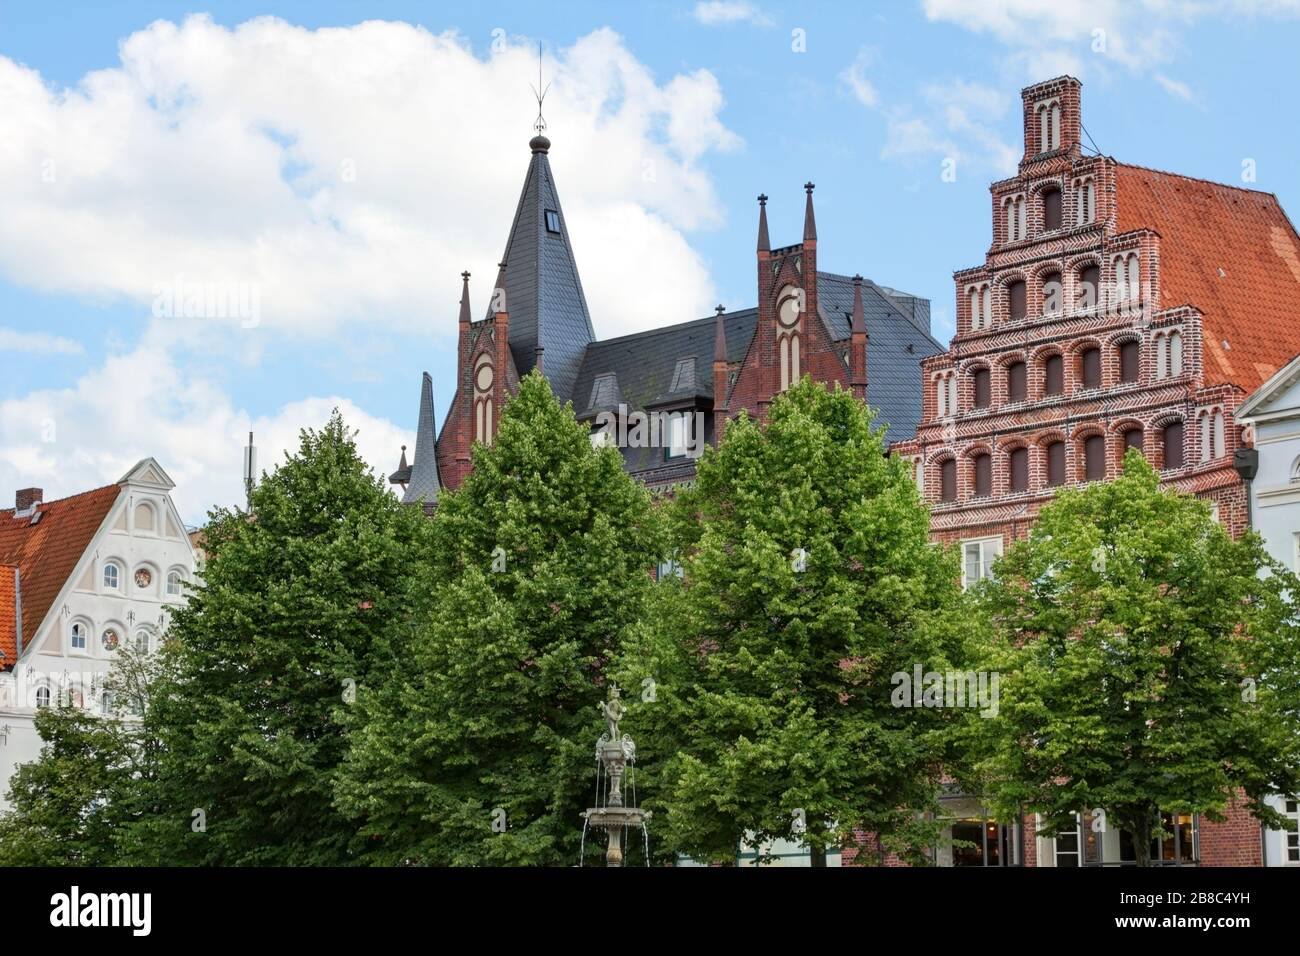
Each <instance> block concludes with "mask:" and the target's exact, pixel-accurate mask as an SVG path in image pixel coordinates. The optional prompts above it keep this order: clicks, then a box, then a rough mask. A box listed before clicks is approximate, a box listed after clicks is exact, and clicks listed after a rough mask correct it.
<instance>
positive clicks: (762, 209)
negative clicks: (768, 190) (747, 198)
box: [758, 193, 772, 252]
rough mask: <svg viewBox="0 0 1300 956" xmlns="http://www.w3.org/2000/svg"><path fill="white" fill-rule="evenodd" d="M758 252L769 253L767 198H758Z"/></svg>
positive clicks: (770, 248) (761, 196) (770, 246)
mask: <svg viewBox="0 0 1300 956" xmlns="http://www.w3.org/2000/svg"><path fill="white" fill-rule="evenodd" d="M758 251H759V252H771V251H772V243H771V242H770V241H769V240H768V238H767V196H765V195H763V194H762V193H760V194H759V196H758Z"/></svg>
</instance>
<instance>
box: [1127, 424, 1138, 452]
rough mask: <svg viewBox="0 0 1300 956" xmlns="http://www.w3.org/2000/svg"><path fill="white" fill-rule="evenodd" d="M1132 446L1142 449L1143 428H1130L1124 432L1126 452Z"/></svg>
mask: <svg viewBox="0 0 1300 956" xmlns="http://www.w3.org/2000/svg"><path fill="white" fill-rule="evenodd" d="M1130 448H1136V449H1137V450H1138V451H1142V429H1141V428H1136V427H1135V428H1130V429H1128V430H1127V431H1125V432H1124V453H1125V454H1128V450H1129V449H1130Z"/></svg>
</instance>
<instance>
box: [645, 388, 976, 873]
mask: <svg viewBox="0 0 1300 956" xmlns="http://www.w3.org/2000/svg"><path fill="white" fill-rule="evenodd" d="M885 452H886V449H885V441H884V434H883V430H882V429H878V428H875V427H873V413H872V412H871V411H870V410H869V409H868V408H867V407H866V406H864V405H863V404H862V403H861V402H859V401H857V400H855V399H854V398H853V396H852V394H851V393H849V392H846V391H842V390H840V389H838V388H836V390H835V391H828V390H827V389H826V387H825V386H824V385H821V384H817V383H814V382H812V381H811V380H809V379H807V378H805V379H804V381H803V382H801V383H800V384H799V385H797V386H796V387H794V388H792V389H790V390H788V391H787V392H785V393H784V394H782V395H781V396H779V397H778V398H777V400H776V401H774V402H773V404H772V406H771V408H770V414H769V421H768V422H767V423H766V424H759V423H757V422H755V421H753V420H751V419H749V418H748V417H747V416H745V415H741V416H740V417H738V418H737V419H736V420H734V421H732V422H730V423H729V424H728V426H727V431H726V436H725V440H724V441H723V442H722V443H721V445H720V446H719V447H717V448H716V449H710V450H708V451H706V453H705V455H704V457H703V458H702V459H701V461H700V463H699V468H698V474H697V479H696V483H695V486H694V488H692V489H690V490H687V491H684V492H683V493H682V494H680V495H679V497H678V498H677V500H676V502H675V503H674V504H673V505H672V506H671V507H672V508H673V509H674V512H675V514H674V515H673V516H672V518H671V521H670V525H671V527H672V528H673V529H674V530H675V543H676V546H677V553H678V560H679V561H680V562H681V565H682V571H683V578H682V580H681V581H680V582H674V581H669V582H666V583H665V584H664V585H662V586H661V593H660V596H659V598H658V600H657V602H656V606H655V613H654V616H653V617H652V618H650V619H648V620H647V621H646V622H645V624H644V625H643V626H642V627H640V628H638V630H637V636H636V639H635V640H634V641H632V642H630V643H629V647H628V650H627V653H626V654H625V655H624V657H623V660H622V662H621V665H620V669H619V674H620V676H621V678H622V680H623V682H624V683H627V684H630V685H639V684H640V683H642V682H643V681H644V680H645V679H646V678H650V679H652V680H654V681H655V684H654V691H655V692H654V699H653V700H652V701H647V700H641V701H635V700H634V702H633V705H632V707H631V708H630V710H629V716H628V719H627V723H628V729H629V731H632V732H634V733H635V734H636V735H637V737H636V739H637V742H638V747H639V748H640V750H641V758H640V760H641V764H642V772H643V774H645V776H644V778H643V780H644V781H645V782H646V783H647V784H648V783H650V782H651V781H653V784H654V786H653V791H651V790H649V789H647V793H648V794H649V796H648V797H647V799H646V805H647V806H648V807H650V808H651V809H652V810H654V811H655V813H656V816H655V818H654V824H655V826H654V831H655V833H656V834H658V836H659V839H660V841H661V842H663V843H665V847H664V848H665V849H666V850H667V851H670V852H671V851H679V852H684V853H686V854H689V855H690V856H692V857H694V858H696V859H700V860H709V861H726V860H732V859H734V856H735V852H736V847H737V845H738V844H739V842H740V841H741V840H742V839H745V838H749V839H752V840H759V841H762V840H767V839H770V838H776V837H781V838H786V839H802V840H804V841H805V842H806V843H807V844H808V845H809V846H810V848H811V849H812V852H813V854H814V857H813V859H814V863H824V853H825V850H826V849H827V848H834V847H838V846H840V845H841V844H842V843H843V842H844V841H845V840H846V839H849V838H851V836H852V835H853V834H855V833H859V834H860V833H863V832H866V833H874V834H879V835H880V836H881V838H882V839H883V841H884V844H885V845H886V846H887V847H888V848H890V849H895V850H897V851H899V852H901V853H903V854H904V855H906V856H907V857H908V858H909V859H913V860H920V859H921V855H920V850H921V848H923V847H925V846H928V845H930V844H932V842H933V839H934V836H935V828H934V824H933V822H932V821H931V822H927V820H926V819H925V812H926V811H927V810H932V809H934V801H935V796H936V793H937V790H938V787H939V783H940V779H941V775H942V766H943V763H944V759H945V742H946V733H945V727H946V726H947V724H948V723H949V720H950V718H951V716H952V715H951V713H950V712H945V711H944V710H942V709H938V708H930V709H926V708H912V707H900V706H895V705H894V702H893V700H892V697H893V695H892V691H893V690H894V689H895V685H894V684H893V676H894V675H895V674H896V673H900V672H901V673H906V674H908V675H909V676H910V675H911V674H912V673H913V669H914V666H915V665H918V664H919V665H922V666H923V667H924V668H925V669H926V670H931V669H937V670H944V669H947V668H949V667H951V666H954V665H955V664H956V663H957V662H958V661H959V659H960V657H961V653H962V637H961V630H960V626H959V624H960V621H959V618H958V613H957V612H958V609H959V608H960V591H959V589H958V586H957V581H958V569H957V566H956V563H955V561H954V560H953V558H952V556H951V554H950V553H948V552H946V551H944V550H943V549H941V548H937V547H934V546H932V545H931V544H930V542H929V521H928V517H929V516H928V513H927V511H926V509H925V507H924V506H923V504H922V503H921V500H920V497H919V495H918V492H917V489H916V486H915V483H914V481H913V479H912V475H911V471H910V468H909V466H908V464H907V463H906V462H904V461H902V460H900V459H897V458H889V457H887V456H886V453H885Z"/></svg>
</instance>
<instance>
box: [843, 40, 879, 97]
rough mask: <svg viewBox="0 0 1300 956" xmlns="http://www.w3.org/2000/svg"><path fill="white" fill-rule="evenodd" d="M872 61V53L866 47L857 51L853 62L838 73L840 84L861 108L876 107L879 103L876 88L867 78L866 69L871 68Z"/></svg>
mask: <svg viewBox="0 0 1300 956" xmlns="http://www.w3.org/2000/svg"><path fill="white" fill-rule="evenodd" d="M873 59H874V55H873V53H872V51H871V50H870V49H869V48H868V47H863V48H862V49H860V50H858V55H857V56H856V57H855V58H854V60H853V62H852V63H850V64H849V65H848V66H846V67H845V68H844V71H843V72H842V73H840V82H842V83H844V84H845V85H846V86H847V87H848V88H849V89H850V90H852V91H853V95H854V96H855V97H856V98H857V101H858V102H859V103H861V104H862V105H863V106H869V107H872V108H874V107H876V106H877V105H878V104H879V102H880V96H879V95H878V94H877V93H876V87H875V86H874V85H873V84H872V82H871V80H869V79H868V78H867V69H868V68H869V67H870V66H871V62H872V60H873Z"/></svg>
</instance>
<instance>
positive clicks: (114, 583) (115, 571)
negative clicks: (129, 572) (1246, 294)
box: [104, 561, 122, 591]
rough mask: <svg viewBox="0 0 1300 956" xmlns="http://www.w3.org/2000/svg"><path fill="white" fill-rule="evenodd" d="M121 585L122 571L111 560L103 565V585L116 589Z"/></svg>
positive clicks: (109, 588) (111, 589)
mask: <svg viewBox="0 0 1300 956" xmlns="http://www.w3.org/2000/svg"><path fill="white" fill-rule="evenodd" d="M121 586H122V571H121V569H120V568H119V567H118V566H117V565H116V564H114V563H113V562H112V561H110V562H108V564H106V565H104V587H106V588H107V589H108V590H110V591H116V590H118V589H119V588H120V587H121Z"/></svg>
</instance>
